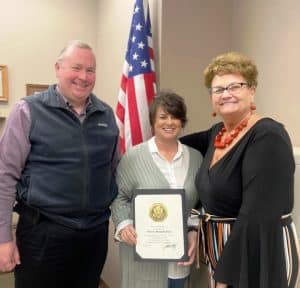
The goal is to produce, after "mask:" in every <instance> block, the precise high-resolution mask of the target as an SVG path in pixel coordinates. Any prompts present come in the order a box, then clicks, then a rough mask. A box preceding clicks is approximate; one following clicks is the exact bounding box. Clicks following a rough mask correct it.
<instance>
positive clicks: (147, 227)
mask: <svg viewBox="0 0 300 288" xmlns="http://www.w3.org/2000/svg"><path fill="white" fill-rule="evenodd" d="M184 195H185V194H184V190H183V189H137V190H135V191H134V196H133V212H134V227H135V229H136V233H137V244H136V246H135V258H136V259H137V260H147V261H149V260H155V261H158V260H159V261H184V260H186V259H187V239H186V236H187V233H186V223H187V219H186V213H185V201H184Z"/></svg>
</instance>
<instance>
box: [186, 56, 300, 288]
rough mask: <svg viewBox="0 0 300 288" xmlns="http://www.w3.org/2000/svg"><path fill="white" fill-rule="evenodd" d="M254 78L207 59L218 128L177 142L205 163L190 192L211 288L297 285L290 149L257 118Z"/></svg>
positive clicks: (233, 59)
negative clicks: (199, 217)
mask: <svg viewBox="0 0 300 288" xmlns="http://www.w3.org/2000/svg"><path fill="white" fill-rule="evenodd" d="M257 74H258V73H257V68H256V65H255V64H254V63H253V62H252V61H251V60H250V59H249V58H248V57H246V56H244V55H242V54H239V53H235V52H231V53H226V54H222V55H219V56H217V57H216V58H215V59H213V61H212V63H211V64H210V65H209V66H208V67H207V68H206V69H205V71H204V75H205V85H206V87H207V88H208V90H209V93H210V95H211V101H212V107H213V110H214V113H215V114H218V115H219V116H220V117H221V118H222V120H223V122H222V123H218V124H216V125H214V126H213V127H212V128H211V129H210V130H208V131H204V132H199V133H195V134H191V135H187V136H185V137H182V138H181V142H183V143H185V144H187V145H190V146H192V147H194V148H196V149H198V150H199V151H200V152H201V153H202V154H203V155H205V157H204V161H203V163H202V166H201V168H200V170H199V172H198V175H197V178H196V185H197V188H198V191H199V193H200V199H201V206H202V208H203V209H204V211H205V214H204V217H203V218H204V220H203V221H201V223H202V225H203V227H202V228H203V229H202V231H203V233H204V236H205V237H204V238H205V241H204V250H205V251H204V254H205V257H206V260H207V261H208V267H209V272H210V273H209V274H210V276H211V277H210V279H209V284H210V287H216V288H226V287H234V288H237V287H238V288H275V287H278V288H287V287H288V288H292V287H296V285H297V284H296V282H297V278H298V272H299V246H298V238H297V235H296V230H295V225H294V223H293V222H292V219H291V215H290V214H291V212H292V209H293V198H294V190H293V186H294V182H293V177H294V170H295V163H294V158H293V152H292V145H291V141H290V139H289V136H288V134H287V132H286V130H285V129H284V127H283V125H282V124H280V123H278V122H276V121H274V120H272V119H270V118H262V117H260V116H259V115H258V114H256V113H255V105H254V96H255V92H256V86H257Z"/></svg>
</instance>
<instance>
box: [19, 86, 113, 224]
mask: <svg viewBox="0 0 300 288" xmlns="http://www.w3.org/2000/svg"><path fill="white" fill-rule="evenodd" d="M25 100H26V102H27V103H28V105H29V108H30V115H31V129H30V135H29V139H30V143H31V150H30V153H29V156H28V158H27V161H26V165H25V169H24V170H23V173H22V177H21V179H20V181H19V183H18V185H17V199H19V200H20V199H21V200H22V201H24V202H25V203H26V204H27V205H28V206H31V207H34V208H36V209H38V210H39V211H40V212H41V213H42V214H44V215H45V216H47V217H49V218H51V219H52V220H54V221H56V222H58V223H61V224H64V225H66V226H69V227H72V228H76V229H89V228H92V227H95V226H97V225H98V224H101V223H103V222H104V221H106V220H107V219H108V217H109V215H110V211H109V205H110V204H111V202H112V200H113V199H114V197H115V196H116V194H117V188H116V184H115V179H114V177H113V174H112V172H113V171H112V157H113V154H114V152H115V149H116V146H117V141H118V128H117V126H116V123H115V118H114V115H113V112H112V110H111V108H110V107H109V106H107V105H106V104H105V103H103V102H102V101H100V100H99V99H97V98H96V97H95V96H93V95H92V96H91V101H92V105H90V106H91V108H89V109H88V112H87V115H86V119H85V120H84V122H83V123H80V121H79V119H78V118H77V117H76V116H75V115H74V114H73V113H72V112H71V111H69V110H68V109H66V108H65V107H62V105H61V104H60V101H59V99H58V95H57V94H56V91H55V87H54V86H51V87H50V88H49V89H48V91H45V92H43V93H40V94H38V95H34V96H30V97H26V98H25Z"/></svg>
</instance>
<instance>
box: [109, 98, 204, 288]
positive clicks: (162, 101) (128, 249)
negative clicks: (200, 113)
mask: <svg viewBox="0 0 300 288" xmlns="http://www.w3.org/2000/svg"><path fill="white" fill-rule="evenodd" d="M186 121H187V118H186V106H185V103H184V100H183V98H182V97H180V96H179V95H177V94H175V93H173V92H161V93H159V94H158V95H157V97H155V99H154V101H153V103H152V105H151V108H150V124H151V126H152V130H153V134H154V136H153V137H152V138H151V139H150V140H149V141H147V142H145V143H142V144H139V145H137V146H134V147H133V148H131V149H129V150H128V151H127V152H126V154H125V155H124V156H123V157H122V159H121V161H120V164H119V166H118V169H117V182H118V187H119V194H118V196H117V198H116V199H115V200H114V202H113V204H112V207H111V208H112V218H113V222H114V224H115V226H116V238H117V239H118V240H119V241H120V258H121V273H122V279H121V281H122V285H121V287H122V288H167V287H169V288H183V287H185V284H186V282H187V281H186V279H187V278H188V276H189V266H190V265H191V264H192V263H193V262H194V258H195V249H196V239H197V234H196V232H195V231H190V232H188V235H187V238H188V260H187V261H186V262H179V263H177V262H167V261H159V260H151V261H147V260H146V261H145V260H143V261H136V260H135V258H134V247H135V245H136V244H137V238H138V237H139V235H138V234H137V232H136V231H135V228H134V226H133V205H132V201H133V193H134V191H135V190H136V189H184V192H185V197H184V198H185V203H184V205H183V206H184V207H185V211H184V213H186V214H187V215H188V214H189V213H190V211H191V208H193V207H194V206H195V205H196V203H197V201H198V193H197V191H196V187H195V184H194V183H195V176H196V173H197V171H198V168H199V167H200V164H201V161H202V157H201V155H200V153H199V152H198V151H196V150H194V149H193V148H188V147H187V146H185V145H183V144H181V143H180V142H179V141H178V140H177V139H178V137H179V135H180V133H181V130H182V128H183V127H184V126H185V124H186ZM162 208H163V207H162V206H160V205H159V206H158V207H154V208H153V209H154V212H155V215H156V216H159V218H163V215H164V213H165V211H164V210H163V209H162Z"/></svg>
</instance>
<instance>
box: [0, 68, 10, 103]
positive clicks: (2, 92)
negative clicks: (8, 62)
mask: <svg viewBox="0 0 300 288" xmlns="http://www.w3.org/2000/svg"><path fill="white" fill-rule="evenodd" d="M7 101H8V73H7V66H5V65H0V102H7Z"/></svg>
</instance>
